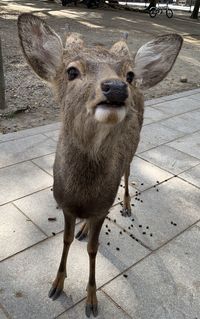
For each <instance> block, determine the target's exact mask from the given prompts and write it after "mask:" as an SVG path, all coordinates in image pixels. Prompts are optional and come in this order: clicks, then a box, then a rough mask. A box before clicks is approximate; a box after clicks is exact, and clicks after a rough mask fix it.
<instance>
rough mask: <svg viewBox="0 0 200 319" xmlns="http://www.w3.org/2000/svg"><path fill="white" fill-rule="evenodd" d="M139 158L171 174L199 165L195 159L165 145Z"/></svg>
mask: <svg viewBox="0 0 200 319" xmlns="http://www.w3.org/2000/svg"><path fill="white" fill-rule="evenodd" d="M139 157H140V158H143V159H145V160H147V161H149V162H151V163H152V164H155V165H157V166H159V167H160V168H162V169H164V170H167V171H168V172H170V173H172V174H179V173H181V172H183V171H186V170H188V169H189V168H191V167H193V166H196V165H197V164H198V163H200V162H199V160H198V159H197V158H195V157H192V156H190V155H188V154H185V153H183V152H180V151H178V150H176V149H174V148H172V147H169V146H167V145H160V146H158V147H156V148H153V149H151V150H149V151H146V152H144V153H142V154H140V155H139Z"/></svg>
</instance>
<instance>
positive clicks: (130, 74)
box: [126, 71, 135, 84]
mask: <svg viewBox="0 0 200 319" xmlns="http://www.w3.org/2000/svg"><path fill="white" fill-rule="evenodd" d="M134 77H135V74H134V73H133V72H132V71H129V72H128V73H127V74H126V81H127V82H128V83H130V84H131V83H132V82H133V79H134Z"/></svg>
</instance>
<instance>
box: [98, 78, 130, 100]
mask: <svg viewBox="0 0 200 319" xmlns="http://www.w3.org/2000/svg"><path fill="white" fill-rule="evenodd" d="M101 90H102V92H103V94H104V96H105V97H106V98H107V100H108V102H109V103H112V104H117V105H119V104H123V103H124V102H125V100H126V99H127V97H128V87H127V84H126V83H125V82H123V81H121V80H106V81H104V82H102V83H101Z"/></svg>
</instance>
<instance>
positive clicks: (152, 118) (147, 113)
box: [143, 107, 169, 125]
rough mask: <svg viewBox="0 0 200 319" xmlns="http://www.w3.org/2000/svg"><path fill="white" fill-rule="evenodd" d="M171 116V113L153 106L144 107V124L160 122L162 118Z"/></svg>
mask: <svg viewBox="0 0 200 319" xmlns="http://www.w3.org/2000/svg"><path fill="white" fill-rule="evenodd" d="M166 118H169V114H167V113H165V112H163V111H160V110H156V109H155V108H153V107H146V108H145V109H144V122H143V125H146V124H151V123H153V122H158V121H160V120H163V119H166Z"/></svg>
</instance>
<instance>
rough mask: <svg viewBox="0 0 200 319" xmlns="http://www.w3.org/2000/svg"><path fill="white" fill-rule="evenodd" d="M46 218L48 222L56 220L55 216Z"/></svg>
mask: <svg viewBox="0 0 200 319" xmlns="http://www.w3.org/2000/svg"><path fill="white" fill-rule="evenodd" d="M48 220H49V221H50V222H53V221H55V220H56V217H49V218H48Z"/></svg>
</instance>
